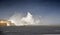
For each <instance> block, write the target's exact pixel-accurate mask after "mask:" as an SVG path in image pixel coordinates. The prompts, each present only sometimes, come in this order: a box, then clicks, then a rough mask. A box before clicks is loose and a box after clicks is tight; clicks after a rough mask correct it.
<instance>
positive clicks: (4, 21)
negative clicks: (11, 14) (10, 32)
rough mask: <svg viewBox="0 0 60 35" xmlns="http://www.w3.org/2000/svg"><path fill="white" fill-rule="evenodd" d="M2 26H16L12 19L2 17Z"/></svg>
mask: <svg viewBox="0 0 60 35" xmlns="http://www.w3.org/2000/svg"><path fill="white" fill-rule="evenodd" d="M0 26H15V24H14V23H12V22H11V21H8V20H5V19H0Z"/></svg>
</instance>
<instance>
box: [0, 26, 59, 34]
mask: <svg viewBox="0 0 60 35" xmlns="http://www.w3.org/2000/svg"><path fill="white" fill-rule="evenodd" d="M43 34H46V35H47V34H54V35H55V34H56V35H57V34H59V35H60V27H59V26H10V27H0V35H43Z"/></svg>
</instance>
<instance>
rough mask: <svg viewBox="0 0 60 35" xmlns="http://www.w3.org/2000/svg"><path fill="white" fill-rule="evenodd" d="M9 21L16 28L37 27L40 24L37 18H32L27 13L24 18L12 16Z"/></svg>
mask: <svg viewBox="0 0 60 35" xmlns="http://www.w3.org/2000/svg"><path fill="white" fill-rule="evenodd" d="M9 20H10V21H12V22H13V23H15V25H16V26H21V25H39V24H40V19H39V18H37V19H36V18H34V17H33V15H32V14H31V13H29V12H28V13H27V15H26V16H25V17H24V16H22V15H20V14H19V13H18V14H14V15H13V16H11V17H10V18H9Z"/></svg>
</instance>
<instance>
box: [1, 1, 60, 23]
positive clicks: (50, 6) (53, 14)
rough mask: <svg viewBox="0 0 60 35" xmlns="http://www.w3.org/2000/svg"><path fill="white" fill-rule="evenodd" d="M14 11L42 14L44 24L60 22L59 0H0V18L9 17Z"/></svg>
mask: <svg viewBox="0 0 60 35" xmlns="http://www.w3.org/2000/svg"><path fill="white" fill-rule="evenodd" d="M15 12H17V13H23V14H26V13H27V12H30V13H31V14H33V15H38V16H42V18H41V20H43V23H46V24H60V1H59V0H20V1H19V0H0V19H4V18H6V19H7V18H9V17H11V16H12V15H13V14H14V13H15Z"/></svg>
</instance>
